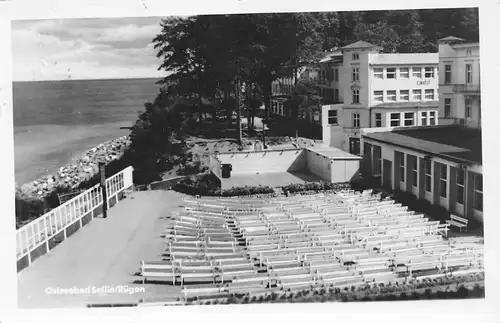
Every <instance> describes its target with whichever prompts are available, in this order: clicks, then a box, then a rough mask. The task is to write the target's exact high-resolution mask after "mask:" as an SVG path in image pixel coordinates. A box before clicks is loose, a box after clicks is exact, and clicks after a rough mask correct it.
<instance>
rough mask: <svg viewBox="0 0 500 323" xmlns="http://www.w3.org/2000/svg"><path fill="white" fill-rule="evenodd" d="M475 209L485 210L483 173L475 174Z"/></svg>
mask: <svg viewBox="0 0 500 323" xmlns="http://www.w3.org/2000/svg"><path fill="white" fill-rule="evenodd" d="M474 209H476V210H478V211H481V212H483V175H481V174H475V175H474Z"/></svg>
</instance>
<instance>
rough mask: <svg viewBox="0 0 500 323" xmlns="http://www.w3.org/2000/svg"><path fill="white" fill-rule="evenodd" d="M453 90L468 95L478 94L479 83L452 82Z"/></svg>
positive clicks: (479, 92)
mask: <svg viewBox="0 0 500 323" xmlns="http://www.w3.org/2000/svg"><path fill="white" fill-rule="evenodd" d="M453 92H455V93H463V94H468V95H480V94H481V85H480V84H454V85H453Z"/></svg>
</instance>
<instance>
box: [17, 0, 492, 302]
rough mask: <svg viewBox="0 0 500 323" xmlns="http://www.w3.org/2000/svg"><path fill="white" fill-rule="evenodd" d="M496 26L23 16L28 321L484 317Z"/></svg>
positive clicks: (388, 16)
mask: <svg viewBox="0 0 500 323" xmlns="http://www.w3.org/2000/svg"><path fill="white" fill-rule="evenodd" d="M481 10H483V9H482V8H478V7H450V8H418V7H417V8H413V9H392V10H385V9H384V10H381V9H380V10H361V9H360V10H350V11H345V10H339V11H334V10H332V11H301V12H267V13H265V12H261V13H231V14H226V13H220V14H194V15H153V14H152V15H151V16H148V17H145V16H143V15H141V16H137V17H116V16H114V17H110V18H105V17H82V18H77V17H68V18H64V17H63V18H59V17H58V18H50V19H48V18H43V17H42V18H41V19H16V20H12V21H11V51H12V56H11V57H12V69H11V70H12V81H13V82H12V103H13V104H12V116H13V119H12V122H13V133H14V134H13V138H14V149H13V151H14V156H13V157H14V165H15V166H14V168H15V169H14V172H13V173H15V225H16V228H15V247H16V264H17V265H16V266H17V289H18V291H17V303H18V307H19V308H20V309H57V308H69V309H77V308H95V307H148V306H149V307H163V308H165V306H175V307H179V306H188V307H189V306H201V305H203V306H210V305H218V307H220V308H221V309H224V306H226V305H237V306H240V307H245V306H243V305H246V304H253V305H258V304H277V303H286V304H290V303H298V304H303V303H323V304H333V303H345V302H348V303H357V304H359V306H360V307H359V308H360V309H361V308H363V306H364V305H363V304H367V303H373V302H375V301H377V302H380V301H382V302H392V303H393V304H399V303H419V302H420V301H423V300H427V301H428V300H432V301H436V302H445V300H450V299H454V300H473V299H475V300H478V299H484V298H485V295H486V291H485V290H486V289H489V288H490V286H489V285H488V288H486V287H485V267H486V265H485V242H484V241H485V238H484V236H485V233H484V226H483V212H484V211H483V150H482V146H483V144H482V141H483V140H484V137H483V135H482V124H483V121H484V120H485V117H483V115H484V111H483V110H482V107H481V74H482V73H481V68H484V67H482V65H481V57H482V55H481V53H483V49H482V48H481V45H482V42H481V41H482V40H483V39H484V38H483V37H482V36H481V37H480V31H481V35H482V33H483V29H482V25H481V24H480V23H479V21H480V19H479V17H480V15H482V12H481ZM489 108H494V107H492V106H491V107H489ZM487 113H488V112H486V116H488V117H489V116H490V115H488V114H487ZM490 162H491V161H490ZM488 169H489V168H488ZM489 211H491V210H489ZM487 216H489V215H487ZM464 304H466V303H464Z"/></svg>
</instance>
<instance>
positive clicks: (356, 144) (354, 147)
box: [349, 138, 361, 156]
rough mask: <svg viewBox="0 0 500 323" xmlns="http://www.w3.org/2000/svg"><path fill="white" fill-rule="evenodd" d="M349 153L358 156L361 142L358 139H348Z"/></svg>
mask: <svg viewBox="0 0 500 323" xmlns="http://www.w3.org/2000/svg"><path fill="white" fill-rule="evenodd" d="M349 152H350V153H351V154H353V155H357V156H359V154H360V152H361V140H360V139H359V138H349Z"/></svg>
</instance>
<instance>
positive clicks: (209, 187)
mask: <svg viewBox="0 0 500 323" xmlns="http://www.w3.org/2000/svg"><path fill="white" fill-rule="evenodd" d="M350 187H351V185H350V184H349V183H330V182H324V181H320V182H307V183H303V184H290V185H286V186H283V187H281V189H282V190H283V192H284V193H285V194H301V193H311V194H314V193H318V192H321V191H340V190H343V189H350ZM172 189H173V190H175V191H177V192H180V193H184V194H188V195H200V196H250V195H252V196H255V195H263V197H266V196H267V197H273V196H276V189H278V190H279V188H276V189H275V188H273V187H270V186H244V187H233V188H230V189H227V190H224V191H221V189H220V180H219V179H218V178H217V177H216V176H214V175H213V174H203V175H197V176H189V177H187V178H186V179H184V180H182V181H180V182H179V183H178V184H176V185H174V186H173V187H172Z"/></svg>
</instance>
